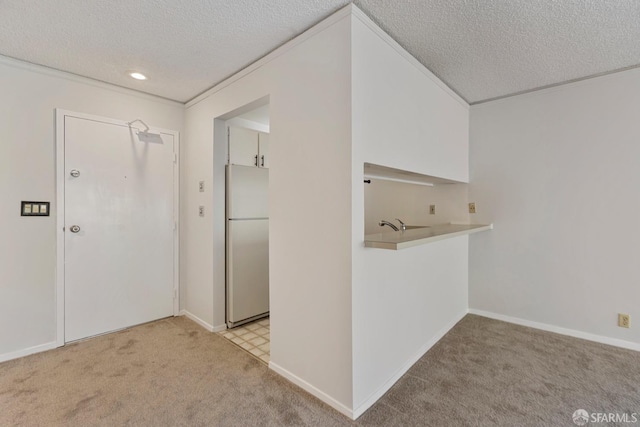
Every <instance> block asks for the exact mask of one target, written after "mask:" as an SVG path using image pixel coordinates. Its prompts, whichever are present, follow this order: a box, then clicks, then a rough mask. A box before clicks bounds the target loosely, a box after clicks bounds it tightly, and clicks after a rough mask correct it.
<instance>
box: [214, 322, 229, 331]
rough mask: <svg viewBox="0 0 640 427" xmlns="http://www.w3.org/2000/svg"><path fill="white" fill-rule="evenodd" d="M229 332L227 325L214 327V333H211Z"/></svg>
mask: <svg viewBox="0 0 640 427" xmlns="http://www.w3.org/2000/svg"><path fill="white" fill-rule="evenodd" d="M226 330H227V324H226V323H225V324H223V325H218V326H214V327H213V331H211V332H222V331H226Z"/></svg>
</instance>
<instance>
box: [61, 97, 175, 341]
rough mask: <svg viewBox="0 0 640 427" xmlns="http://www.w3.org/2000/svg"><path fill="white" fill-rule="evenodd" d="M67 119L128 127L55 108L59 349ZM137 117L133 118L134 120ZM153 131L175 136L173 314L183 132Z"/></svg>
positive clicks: (62, 294) (62, 329)
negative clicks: (181, 135)
mask: <svg viewBox="0 0 640 427" xmlns="http://www.w3.org/2000/svg"><path fill="white" fill-rule="evenodd" d="M65 117H75V118H78V119H85V120H92V121H96V122H101V123H106V124H112V125H118V126H124V127H129V124H128V122H126V121H124V120H117V119H112V118H109V117H103V116H96V115H93V114H85V113H76V112H74V111H69V110H64V109H60V108H56V109H55V120H56V290H55V299H56V346H58V347H61V346H63V345H64V344H65V339H64V338H65V337H64V322H65V319H64V290H65V286H64V285H65V283H64V277H65V271H64V268H65V266H64V264H65V263H64V261H65V257H64V254H65V252H64V251H65V238H64V236H65V235H64V233H65V231H64V226H65V206H64V199H65V197H64V196H65V182H66V179H65V132H64V131H65V129H64V119H65ZM136 118H137V117H132V118H131V120H135V119H136ZM150 131H152V132H157V133H164V134H167V135H172V136H173V141H174V144H173V156H174V157H173V165H174V166H173V228H174V229H173V292H174V294H173V315H174V316H177V315H178V314H179V312H180V132H178V131H174V130H168V129H161V128H157V127H151V129H150Z"/></svg>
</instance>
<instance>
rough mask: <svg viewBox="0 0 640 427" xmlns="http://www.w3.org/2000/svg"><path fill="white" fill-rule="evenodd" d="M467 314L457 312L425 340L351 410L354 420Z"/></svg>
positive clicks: (465, 312)
mask: <svg viewBox="0 0 640 427" xmlns="http://www.w3.org/2000/svg"><path fill="white" fill-rule="evenodd" d="M466 315H467V311H466V310H465V311H463V312H462V313H459V314H458V315H457V316H455V318H454V319H453V320H452V321H451V322H449V323H447V324H446V325H445V326H444V327H443V328H442V329H440V330H439V331H438V332H437V333H436V334H435V335H434V336H433V337H432V338H431V339H430V340H429V341H427V342H426V343H425V344H424V345H423V346H422V347H421V348H420V350H418V352H417V353H416V354H414V355H413V357H411V358H409V360H407V362H406V363H405V364H404V366H402V367H401V368H400V369H398V370H397V371H396V373H395V374H393V375H392V376H391V378H389V380H388V381H387V382H386V383H384V385H383V386H382V387H380V388H379V389H378V390H376V391H374V392H373V393H372V394H371V395H369V397H368V398H366V399H365V401H364V402H362V404H360V405H359V406H358V407H357V408H356V409H354V410H353V415H354V418H353V419H354V420H355V419H357V418H358V417H359V416H360V415H362V414H364V412H365V411H366V410H367V409H369V408H370V407H371V406H373V404H374V403H376V402H377V401H378V399H380V398H381V397H382V396H383V395H384V394H385V393H386V392H387V391H389V389H390V388H391V387H393V385H394V384H395V383H396V382H398V380H399V379H400V378H401V377H402V376H403V375H404V374H406V373H407V371H408V370H409V369H410V368H411V367H412V366H413V365H414V364H415V363H416V362H417V361H418V360H420V358H421V357H422V356H424V355H425V354H426V353H427V351H429V350H430V349H431V347H433V346H434V345H435V344H436V343H437V342H438V341H440V340H441V339H442V337H444V336H445V335H446V333H447V332H449V331H450V330H451V329H452V328H453V327H454V326H455V325H456V324H457V323H458V322H459V321H460V320H462V319H463V318H464V316H466Z"/></svg>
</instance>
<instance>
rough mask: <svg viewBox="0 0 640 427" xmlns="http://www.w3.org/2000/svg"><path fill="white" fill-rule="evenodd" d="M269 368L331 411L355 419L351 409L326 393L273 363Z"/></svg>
mask: <svg viewBox="0 0 640 427" xmlns="http://www.w3.org/2000/svg"><path fill="white" fill-rule="evenodd" d="M269 368H270V369H272V370H273V371H274V372H276V373H278V374H279V375H281V376H282V377H284V378H286V379H287V380H289V381H291V382H292V383H294V384H295V385H297V386H298V387H300V388H301V389H303V390H305V391H306V392H308V393H310V394H312V395H314V396H315V397H317V398H318V399H320V400H322V401H323V402H324V403H326V404H327V405H329V406H331V407H332V408H333V409H335V410H336V411H338V412H340V413H341V414H343V415H346V416H347V417H349V418H350V419H352V420H354V419H355V418H353V411H352V410H351V409H349V408H348V407H346V406H345V405H343V404H342V403H340V402H338V401H337V400H335V399H334V398H333V397H331V396H329V395H328V394H327V393H325V392H323V391H322V390H320V389H318V388H316V387H314V386H313V385H311V384H309V383H308V382H306V381H305V380H303V379H302V378H300V377H298V376H296V375H294V374H292V373H291V372H289V371H287V370H286V369H284V368H283V367H281V366H279V365H277V364H275V363H273V362H269Z"/></svg>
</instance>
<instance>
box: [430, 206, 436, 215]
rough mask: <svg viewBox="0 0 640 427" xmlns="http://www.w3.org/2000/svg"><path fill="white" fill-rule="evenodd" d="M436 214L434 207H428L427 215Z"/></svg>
mask: <svg viewBox="0 0 640 427" xmlns="http://www.w3.org/2000/svg"><path fill="white" fill-rule="evenodd" d="M435 214H436V205H429V215H435Z"/></svg>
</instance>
